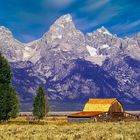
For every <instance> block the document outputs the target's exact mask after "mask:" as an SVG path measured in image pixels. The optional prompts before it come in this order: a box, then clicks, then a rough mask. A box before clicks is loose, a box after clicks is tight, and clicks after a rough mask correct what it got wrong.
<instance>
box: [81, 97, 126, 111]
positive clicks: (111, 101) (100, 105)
mask: <svg viewBox="0 0 140 140" xmlns="http://www.w3.org/2000/svg"><path fill="white" fill-rule="evenodd" d="M83 111H93V112H97V111H98V112H107V113H113V112H124V109H123V106H122V104H121V103H120V102H119V101H118V100H117V99H116V98H100V99H94V98H91V99H89V101H88V102H87V103H86V104H85V107H84V109H83Z"/></svg>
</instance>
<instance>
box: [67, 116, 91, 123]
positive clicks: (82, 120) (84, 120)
mask: <svg viewBox="0 0 140 140" xmlns="http://www.w3.org/2000/svg"><path fill="white" fill-rule="evenodd" d="M91 120H92V118H71V117H68V122H90V121H91Z"/></svg>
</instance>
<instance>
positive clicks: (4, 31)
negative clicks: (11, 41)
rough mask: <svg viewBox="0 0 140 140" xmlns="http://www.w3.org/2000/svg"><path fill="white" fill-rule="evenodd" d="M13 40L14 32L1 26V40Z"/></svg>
mask: <svg viewBox="0 0 140 140" xmlns="http://www.w3.org/2000/svg"><path fill="white" fill-rule="evenodd" d="M7 37H8V38H13V35H12V32H11V31H10V30H9V29H8V28H6V27H4V26H0V39H2V38H4V39H5V38H7Z"/></svg>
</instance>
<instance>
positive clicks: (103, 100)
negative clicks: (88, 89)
mask: <svg viewBox="0 0 140 140" xmlns="http://www.w3.org/2000/svg"><path fill="white" fill-rule="evenodd" d="M115 100H116V98H100V99H98V98H96V99H94V98H90V99H89V101H88V103H90V104H112V103H113V102H114V101H115Z"/></svg>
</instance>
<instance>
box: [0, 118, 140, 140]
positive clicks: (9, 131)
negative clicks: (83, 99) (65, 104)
mask: <svg viewBox="0 0 140 140" xmlns="http://www.w3.org/2000/svg"><path fill="white" fill-rule="evenodd" d="M31 123H32V124H31ZM0 140H140V121H135V122H90V123H68V122H67V121H66V119H65V118H61V119H57V120H55V119H53V118H50V119H47V120H43V121H41V122H40V124H37V122H34V121H26V120H25V119H24V118H23V119H22V118H20V119H19V120H18V118H17V119H16V121H15V120H11V121H10V122H9V123H7V124H0Z"/></svg>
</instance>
